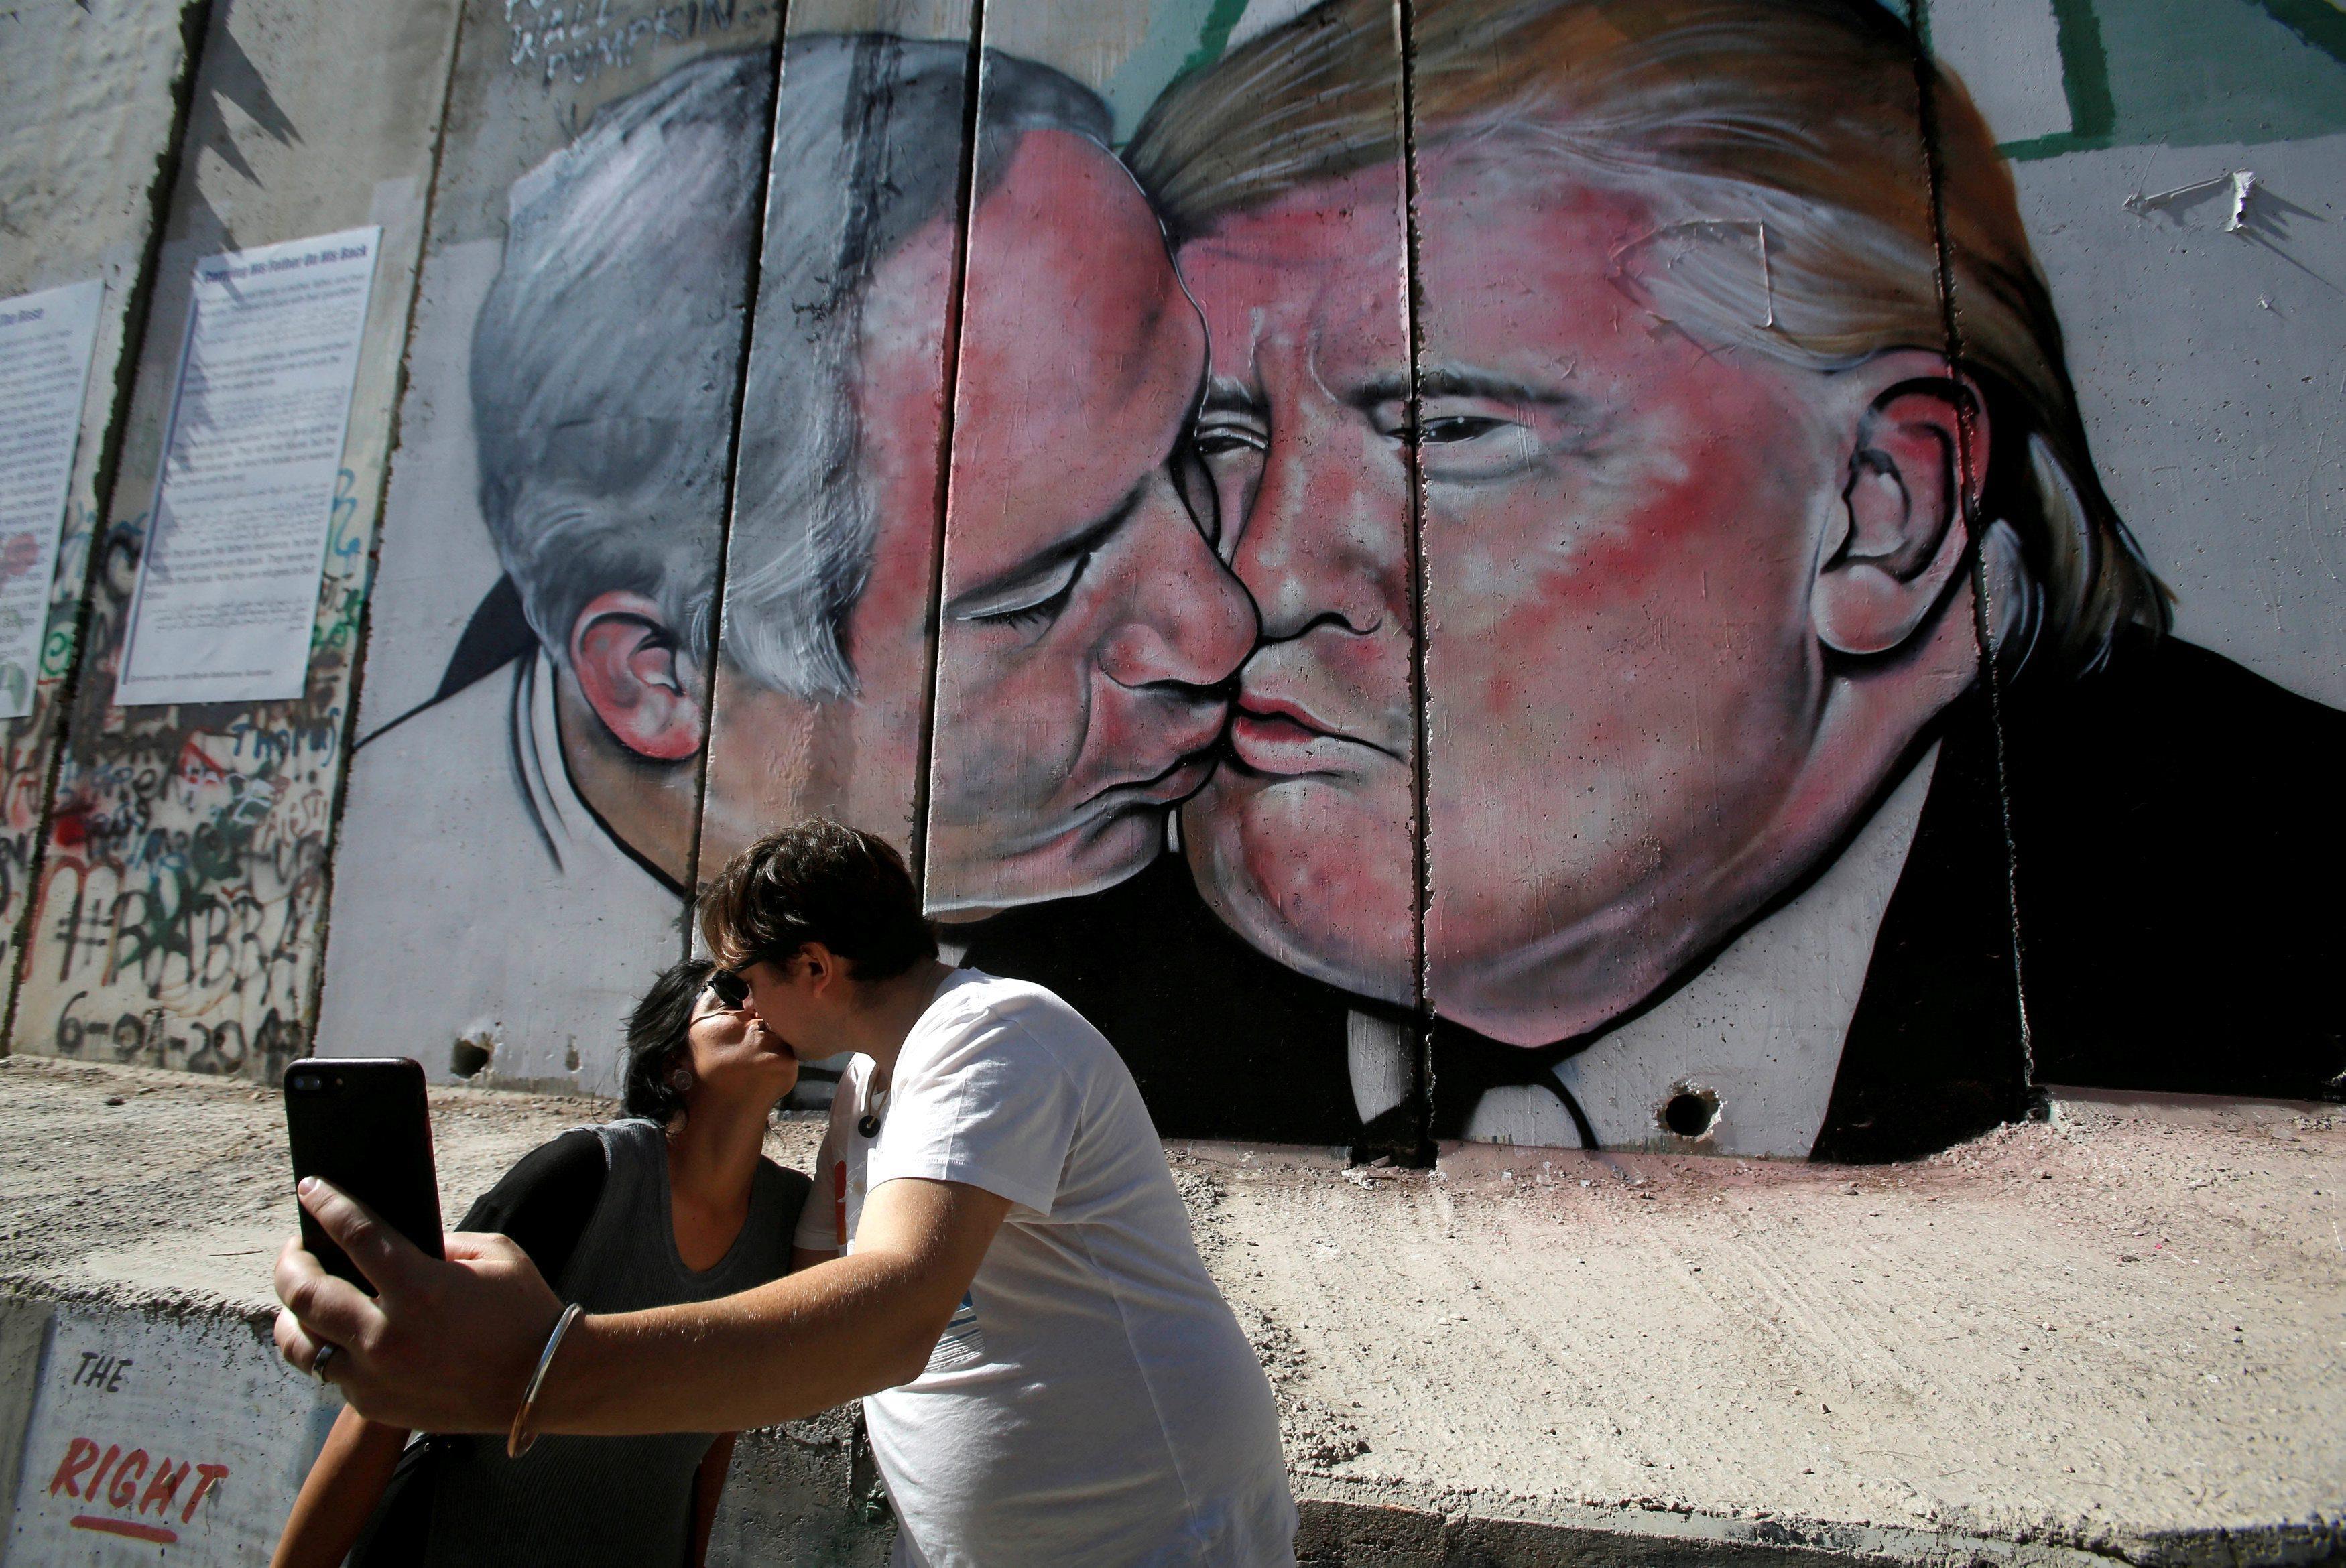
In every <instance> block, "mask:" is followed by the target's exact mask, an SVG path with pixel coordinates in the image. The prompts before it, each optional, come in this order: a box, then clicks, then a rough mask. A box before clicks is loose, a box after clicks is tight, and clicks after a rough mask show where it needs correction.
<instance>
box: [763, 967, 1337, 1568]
mask: <svg viewBox="0 0 2346 1568" xmlns="http://www.w3.org/2000/svg"><path fill="white" fill-rule="evenodd" d="M872 1073H873V1064H872V1062H871V1060H870V1059H869V1058H867V1057H858V1058H856V1060H855V1063H854V1064H853V1065H852V1067H851V1068H850V1069H849V1070H848V1073H847V1075H846V1076H845V1077H844V1078H843V1079H842V1080H841V1083H840V1086H839V1094H838V1095H837V1097H836V1098H835V1099H834V1100H833V1101H832V1102H831V1130H830V1132H829V1134H828V1135H826V1136H825V1137H824V1139H823V1146H822V1153H821V1156H820V1165H819V1174H818V1176H817V1180H816V1185H815V1191H814V1193H813V1195H812V1196H811V1199H810V1201H809V1202H808V1204H807V1206H806V1207H805V1209H804V1210H803V1211H802V1214H801V1219H800V1222H799V1233H798V1244H799V1245H800V1246H801V1247H814V1248H817V1249H821V1248H826V1247H840V1246H841V1244H842V1243H847V1244H850V1245H852V1240H853V1237H854V1235H855V1227H856V1225H857V1223H858V1222H859V1220H860V1219H861V1217H862V1209H863V1201H864V1197H865V1196H866V1194H867V1193H868V1192H869V1191H870V1190H871V1189H872V1188H873V1187H877V1186H881V1185H882V1184H883V1183H885V1182H888V1181H891V1180H892V1179H894V1178H895V1177H897V1176H923V1177H927V1178H929V1179H931V1180H934V1181H954V1182H963V1183H965V1184H967V1185H968V1186H974V1187H982V1188H984V1190H985V1191H987V1192H990V1193H994V1194H995V1195H997V1196H1002V1197H1006V1198H1008V1199H1009V1200H1010V1203H1011V1208H1010V1213H1009V1215H1008V1217H1006V1218H1005V1220H1004V1221H1003V1225H1002V1229H1001V1231H1000V1232H999V1233H998V1234H997V1235H996V1236H995V1237H994V1244H993V1246H991V1247H988V1248H987V1249H986V1254H985V1261H984V1263H983V1264H981V1265H980V1266H979V1268H978V1270H977V1277H976V1278H975V1279H974V1281H972V1283H971V1285H970V1289H969V1294H968V1295H967V1296H966V1297H964V1298H963V1301H962V1305H961V1308H960V1309H959V1310H958V1311H957V1312H955V1314H954V1319H953V1321H952V1323H951V1324H950V1325H948V1326H947V1328H946V1329H945V1332H944V1335H943V1338H942V1339H939V1340H938V1341H937V1349H936V1351H935V1353H934V1354H933V1356H932V1357H931V1358H930V1359H929V1365H928V1369H927V1370H926V1371H924V1372H923V1373H922V1374H921V1375H920V1377H918V1378H916V1379H914V1380H913V1381H912V1382H910V1383H907V1384H905V1385H904V1386H903V1387H902V1388H896V1389H891V1390H887V1391H886V1392H884V1393H880V1394H874V1395H873V1396H872V1397H871V1398H870V1399H867V1400H864V1401H863V1415H864V1422H865V1425H866V1427H867V1428H868V1429H869V1431H870V1432H871V1435H872V1454H873V1456H874V1457H875V1458H876V1459H877V1460H878V1461H879V1463H880V1471H881V1473H882V1475H883V1476H884V1477H885V1478H886V1480H887V1482H888V1491H889V1495H890V1497H891V1498H892V1501H893V1502H894V1503H895V1507H896V1517H897V1520H898V1522H899V1523H900V1525H901V1529H900V1530H899V1532H898V1535H897V1551H896V1562H897V1563H899V1564H900V1565H901V1564H915V1565H919V1564H925V1565H927V1568H1057V1565H1060V1564H1066V1565H1070V1568H1072V1565H1076V1564H1081V1565H1084V1568H1093V1565H1097V1568H1114V1565H1118V1564H1127V1563H1132V1564H1140V1563H1146V1564H1151V1565H1156V1564H1166V1565H1172V1564H1180V1565H1182V1568H1189V1565H1193V1564H1194V1565H1197V1568H1266V1565H1273V1568H1285V1565H1287V1564H1290V1563H1293V1562H1294V1561H1295V1526H1296V1513H1295V1504H1294V1502H1293V1501H1292V1500H1291V1499H1290V1496H1289V1495H1288V1490H1287V1471H1286V1466H1285V1464H1284V1462H1283V1461H1282V1459H1281V1456H1280V1446H1279V1413H1278V1409H1277V1407H1276V1405H1275V1404H1274V1403H1273V1402H1272V1400H1271V1393H1270V1381H1269V1380H1268V1379H1266V1378H1265V1377H1264V1376H1263V1372H1262V1368H1261V1366H1260V1363H1258V1362H1257V1361H1256V1359H1255V1357H1254V1351H1253V1349H1251V1348H1250V1346H1249V1345H1248V1343H1247V1339H1246V1336H1245V1334H1243V1333H1242V1332H1240V1330H1239V1326H1238V1320H1237V1319H1235V1318H1233V1317H1232V1316H1231V1315H1230V1309H1229V1304H1228V1303H1226V1302H1225V1301H1223V1299H1222V1297H1221V1292H1220V1291H1219V1290H1217V1289H1216V1288H1215V1287H1214V1282H1213V1280H1212V1279H1211V1278H1209V1277H1208V1275H1207V1273H1206V1268H1205V1265H1204V1264H1203V1263H1202V1262H1200V1261H1199V1257H1198V1248H1197V1244H1196V1243H1195V1242H1194V1241H1193V1240H1191V1238H1190V1236H1189V1219H1188V1213H1187V1212H1186V1211H1185V1210H1184V1209H1183V1208H1182V1207H1181V1197H1180V1194H1179V1193H1178V1192H1177V1191H1176V1190H1175V1189H1174V1186H1173V1177H1172V1173H1171V1172H1170V1171H1168V1169H1167V1168H1166V1165H1165V1151H1164V1148H1163V1145H1160V1144H1159V1143H1158V1139H1157V1129H1156V1128H1155V1127H1154V1126H1153V1125H1151V1124H1150V1122H1149V1120H1148V1109H1147V1108H1146V1107H1145V1106H1144V1105H1142V1104H1141V1101H1140V1092H1139V1090H1138V1089H1137V1087H1135V1085H1134V1084H1133V1082H1132V1074H1131V1073H1130V1072H1128V1071H1127V1069H1126V1067H1125V1065H1124V1062H1123V1060H1122V1058H1120V1057H1118V1056H1117V1054H1116V1051H1115V1049H1114V1048H1113V1047H1112V1046H1110V1045H1109V1044H1108V1043H1107V1041H1106V1040H1105V1039H1103V1038H1102V1037H1101V1036H1100V1033H1099V1031H1097V1030H1096V1029H1094V1028H1093V1027H1092V1026H1091V1025H1090V1024H1088V1023H1085V1022H1084V1020H1083V1018H1082V1017H1081V1016H1080V1015H1079V1014H1077V1013H1076V1011H1075V1009H1073V1008H1071V1007H1069V1006H1068V1005H1067V1004H1066V1003H1064V1002H1062V1001H1060V1000H1059V999H1058V998H1057V997H1056V996H1054V995H1052V994H1051V993H1049V992H1048V991H1045V990H1044V989H1043V988H1042V987H1041V986H1039V985H1030V984H1027V983H1025V982H1024V981H1015V980H998V979H996V978H994V976H992V975H990V974H984V973H982V972H979V971H977V970H974V969H963V970H956V971H955V972H954V973H953V975H952V976H951V977H950V978H949V979H947V980H946V981H945V983H943V985H942V986H941V987H940V988H939V989H938V992H937V996H936V1000H935V1001H934V1002H933V1003H930V1004H929V1009H928V1011H927V1012H926V1013H923V1014H922V1015H921V1019H920V1022H919V1023H916V1024H914V1025H913V1031H912V1033H910V1034H909V1035H908V1036H906V1038H905V1041H904V1048H903V1052H902V1054H899V1055H898V1057H897V1059H896V1070H895V1074H894V1076H893V1080H892V1083H891V1084H890V1085H889V1087H888V1090H887V1092H886V1093H885V1094H884V1095H882V1094H875V1093H874V1092H873V1090H872ZM864 1129H870V1135H866V1132H865V1130H864Z"/></svg>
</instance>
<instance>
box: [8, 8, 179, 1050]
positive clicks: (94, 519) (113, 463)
mask: <svg viewBox="0 0 2346 1568" xmlns="http://www.w3.org/2000/svg"><path fill="white" fill-rule="evenodd" d="M211 26H212V0H189V3H188V4H187V5H186V6H184V7H183V8H182V9H181V11H180V13H179V77H178V79H177V80H175V81H174V82H173V83H172V84H171V124H170V131H169V134H168V136H166V137H165V138H164V141H163V151H162V153H161V155H160V156H158V158H156V159H155V175H154V178H152V179H151V180H149V181H148V185H147V199H146V207H147V214H148V218H147V242H146V246H145V248H144V249H143V250H142V251H141V253H140V255H139V258H138V270H137V271H135V272H134V273H133V274H132V275H131V279H130V288H129V290H128V298H126V299H125V300H123V301H122V341H121V344H120V346H119V348H118V349H117V357H116V360H115V364H114V390H113V393H112V402H111V403H110V404H109V405H108V412H107V420H106V429H105V433H103V434H102V435H101V436H100V438H99V443H100V444H99V450H98V457H97V463H95V464H94V465H93V466H92V468H91V472H90V499H91V500H92V502H93V503H95V505H96V511H95V513H94V514H93V515H92V516H91V518H90V520H89V554H88V557H87V559H86V560H84V561H83V563H82V580H81V596H80V597H79V599H78V600H77V601H76V604H75V606H74V616H73V627H74V633H73V657H71V659H70V660H68V661H67V663H66V673H65V677H64V678H63V679H61V680H60V681H59V682H58V683H57V688H56V696H55V697H54V698H53V701H54V704H55V706H54V708H52V710H51V711H52V712H53V714H54V715H55V718H54V719H53V720H52V728H51V732H50V735H49V739H48V756H47V758H46V759H45V760H44V762H43V763H42V767H41V794H40V809H39V814H38V816H37V818H36V821H35V824H34V829H33V853H32V858H31V859H30V860H28V861H27V862H26V867H25V908H24V912H23V913H21V914H19V915H18V916H17V917H16V929H15V932H13V933H12V937H11V940H13V941H14V942H15V944H16V952H15V960H14V962H13V963H12V964H11V965H10V970H9V985H8V1008H7V1016H6V1017H5V1020H0V1054H12V1053H14V1051H15V1044H16V1009H17V1004H18V1003H19V1002H20V1001H21V1000H22V999H23V997H24V993H25V979H26V976H27V975H28V974H30V973H31V972H32V962H33V933H34V922H35V921H37V920H38V919H39V917H40V908H41V886H42V879H43V876H44V874H45V873H46V871H47V868H48V854H49V825H50V822H51V820H53V819H54V818H55V816H56V794H57V779H58V776H59V773H60V772H61V770H62V769H63V768H64V764H65V754H66V742H67V741H68V739H69V738H71V735H72V731H73V716H74V705H75V704H76V702H77V701H78V700H79V699H80V697H81V677H82V673H83V666H84V664H85V662H86V656H87V653H88V651H89V620H90V614H91V606H92V604H93V602H94V601H95V599H96V597H97V583H98V579H99V576H100V575H101V574H103V573H104V571H105V569H106V555H107V548H106V541H107V535H108V534H109V533H110V532H111V531H112V529H113V526H114V516H115V495H114V491H115V486H116V484H117V483H118V481H119V480H120V478H121V473H120V469H121V463H122V441H123V435H124V433H125V431H126V430H127V429H128V426H129V423H130V405H131V402H132V398H133V394H134V393H135V392H137V391H138V367H139V365H140V363H141V362H143V361H144V360H145V358H146V354H147V327H148V314H149V311H150V310H151V308H152V306H153V304H154V301H155V279H156V274H157V272H158V270H160V269H161V266H162V260H163V233H164V229H165V228H166V227H167V226H168V223H169V221H170V217H171V196H172V193H173V192H174V191H176V190H178V189H179V169H180V166H181V165H182V164H183V163H184V162H185V160H186V155H187V141H188V122H189V117H190V115H191V113H192V111H193V108H194V106H195V98H196V79H197V76H198V74H199V72H200V71H201V70H202V69H203V60H204V46H205V44H206V43H207V42H208V41H209V39H210V37H211ZM36 673H37V672H36Z"/></svg>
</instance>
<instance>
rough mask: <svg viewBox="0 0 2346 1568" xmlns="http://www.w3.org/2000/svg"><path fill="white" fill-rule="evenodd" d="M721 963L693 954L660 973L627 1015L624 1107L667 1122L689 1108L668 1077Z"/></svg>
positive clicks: (634, 1113) (621, 1097) (629, 1112)
mask: <svg viewBox="0 0 2346 1568" xmlns="http://www.w3.org/2000/svg"><path fill="white" fill-rule="evenodd" d="M716 969H717V966H716V965H715V964H714V963H711V962H709V960H707V959H705V958H688V959H686V960H685V961H684V962H682V963H678V964H672V965H670V966H669V967H668V968H667V969H665V970H662V971H661V972H660V977H659V978H658V980H655V981H653V982H652V983H651V989H650V990H648V991H647V992H645V993H644V996H643V1000H642V1001H640V1002H638V1003H636V1007H635V1011H634V1012H632V1013H628V1014H627V1077H626V1082H625V1086H624V1087H623V1088H622V1089H621V1090H620V1091H619V1105H620V1108H621V1109H622V1110H624V1111H626V1112H627V1115H631V1116H642V1117H644V1118H646V1119H647V1120H648V1121H654V1122H658V1124H659V1125H661V1126H663V1127H664V1126H667V1125H668V1124H669V1123H670V1122H672V1121H674V1120H675V1119H676V1118H677V1117H678V1116H679V1115H682V1114H683V1113H684V1095H682V1094H681V1093H680V1092H678V1089H677V1087H676V1085H675V1084H671V1083H669V1082H668V1077H669V1074H672V1073H674V1072H675V1070H676V1064H677V1059H678V1057H680V1056H682V1055H683V1054H684V1053H685V1049H686V1042H687V1040H688V1037H689V1035H690V1034H691V1033H692V1010H693V1009H694V1008H695V1007H697V1006H699V1004H700V993H701V992H702V991H704V990H706V989H707V988H708V985H709V975H711V974H712V973H714V972H716Z"/></svg>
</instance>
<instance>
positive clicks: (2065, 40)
mask: <svg viewBox="0 0 2346 1568" xmlns="http://www.w3.org/2000/svg"><path fill="white" fill-rule="evenodd" d="M2053 26H2054V29H2055V35H2056V36H2057V38H2058V41H2059V44H2060V48H2061V86H2062V87H2063V89H2064V90H2065V91H2066V93H2067V94H2068V97H2069V132H2068V134H2069V135H2070V136H2072V137H2079V138H2085V139H2090V138H2092V137H2105V136H2107V135H2109V134H2110V132H2111V131H2112V130H2114V129H2115V128H2117V119H2118V110H2117V100H2116V99H2114V98H2112V97H2110V57H2109V54H2108V52H2107V51H2106V50H2105V49H2104V48H2103V47H2102V24H2101V20H2100V18H2098V17H2096V15H2094V0H2053Z"/></svg>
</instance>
